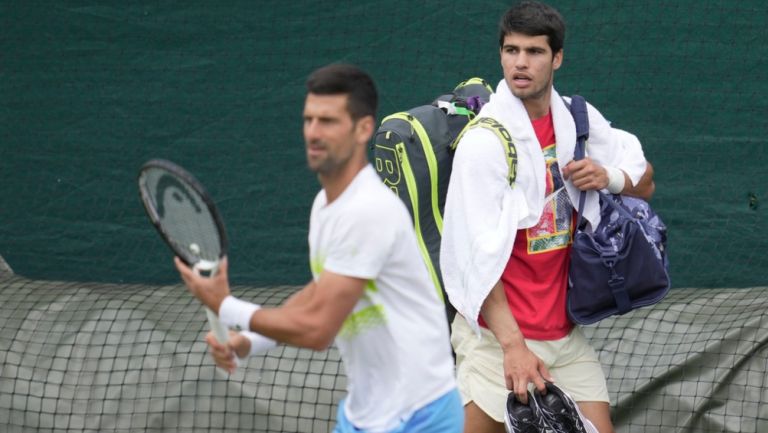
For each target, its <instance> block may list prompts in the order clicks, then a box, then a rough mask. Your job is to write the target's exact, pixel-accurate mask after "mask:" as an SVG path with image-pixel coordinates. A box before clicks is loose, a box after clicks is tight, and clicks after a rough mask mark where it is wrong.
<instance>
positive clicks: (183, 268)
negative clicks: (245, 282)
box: [173, 257, 229, 314]
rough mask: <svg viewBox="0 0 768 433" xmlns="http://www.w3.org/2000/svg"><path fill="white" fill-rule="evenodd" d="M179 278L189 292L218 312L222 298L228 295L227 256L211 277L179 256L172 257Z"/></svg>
mask: <svg viewBox="0 0 768 433" xmlns="http://www.w3.org/2000/svg"><path fill="white" fill-rule="evenodd" d="M173 261H174V263H175V265H176V269H177V270H178V271H179V274H180V275H181V279H182V280H183V281H184V284H186V286H187V289H188V290H189V292H190V293H192V294H193V295H195V297H196V298H197V299H199V300H200V302H202V303H203V304H204V305H205V306H207V307H208V308H210V309H211V310H212V311H213V312H214V313H216V314H219V308H220V307H221V303H222V302H223V301H224V298H226V297H227V296H229V278H228V277H227V268H228V264H227V258H226V257H224V258H222V259H221V262H220V263H219V269H218V272H216V274H215V275H213V276H211V277H205V276H203V275H201V274H200V272H199V271H198V270H197V269H194V268H191V267H189V266H187V265H186V264H185V263H184V262H183V261H182V260H181V259H180V258H178V257H174V259H173Z"/></svg>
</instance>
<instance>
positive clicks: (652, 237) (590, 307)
mask: <svg viewBox="0 0 768 433" xmlns="http://www.w3.org/2000/svg"><path fill="white" fill-rule="evenodd" d="M570 109H571V114H572V115H573V118H574V121H575V123H576V135H577V139H578V142H577V144H576V151H575V157H574V158H575V159H577V160H578V159H581V158H583V157H584V146H585V142H586V140H587V138H588V137H589V119H588V117H587V106H586V102H585V101H584V98H582V97H580V96H578V95H574V96H573V98H572V99H571V103H570ZM598 194H600V223H599V224H598V225H597V227H596V228H594V230H593V231H592V232H587V231H585V230H583V228H584V227H583V224H582V223H583V221H582V217H581V215H582V211H583V209H584V201H585V198H586V192H584V191H582V192H581V194H580V196H579V204H578V215H579V217H578V222H577V224H576V233H575V234H574V238H573V249H572V250H571V265H570V270H569V275H568V285H569V287H568V292H567V309H568V315H569V316H570V318H571V320H572V321H573V322H574V323H578V324H581V325H588V324H591V323H595V322H598V321H600V320H602V319H604V318H606V317H609V316H613V315H621V314H625V313H627V312H629V311H631V310H634V309H636V308H640V307H644V306H647V305H652V304H655V303H657V302H659V301H661V300H662V299H663V298H664V296H666V294H667V292H668V291H669V288H670V281H669V274H668V269H669V262H668V258H667V248H666V247H667V228H666V226H665V225H664V223H663V222H662V221H661V218H659V216H658V215H656V213H655V212H654V211H653V210H652V209H651V207H650V206H649V205H648V203H647V202H646V201H645V200H642V199H639V198H635V197H629V196H622V195H618V194H605V193H603V192H601V191H598Z"/></svg>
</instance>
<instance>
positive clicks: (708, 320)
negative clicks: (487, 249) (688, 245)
mask: <svg viewBox="0 0 768 433" xmlns="http://www.w3.org/2000/svg"><path fill="white" fill-rule="evenodd" d="M296 289H297V288H296V287H287V286H283V287H272V288H256V287H242V286H241V287H236V288H235V289H234V292H235V294H237V295H239V296H242V297H244V298H246V299H249V300H252V301H254V302H259V303H262V304H264V305H276V304H278V303H281V302H283V301H284V300H285V299H286V298H287V297H288V296H289V295H290V294H291V293H293V291H294V290H296ZM767 295H768V287H762V288H751V289H708V290H702V289H679V290H674V291H672V292H671V293H670V295H669V296H668V297H667V298H666V299H665V300H664V301H662V302H661V303H660V304H657V305H655V306H653V307H648V308H645V309H641V310H636V311H634V312H632V313H630V314H628V315H626V316H621V317H619V318H609V319H606V320H604V321H602V322H600V323H599V324H598V325H596V326H589V327H586V328H584V331H585V334H586V335H587V337H589V338H590V339H591V340H592V342H593V345H594V346H595V348H596V349H597V351H598V354H599V356H600V359H601V361H602V362H603V364H604V369H605V372H606V377H607V379H608V390H609V393H610V398H611V403H612V413H613V420H614V423H615V424H616V428H617V431H618V432H624V433H630V432H631V433H673V432H675V433H677V432H686V433H716V432H727V433H737V432H739V433H741V432H753V433H762V432H765V431H768V405H766V403H765V402H766V401H768V374H766V373H768V370H767V368H766V365H768V332H766V329H768V296H767ZM205 328H206V322H205V314H204V313H203V311H202V308H201V307H200V305H199V304H198V303H197V302H196V301H195V300H193V299H192V298H191V297H190V296H187V294H186V291H185V289H184V288H183V287H182V286H180V285H167V286H149V285H136V284H134V285H127V284H122V285H119V284H104V283H66V282H54V281H34V280H29V279H26V278H22V277H13V276H9V275H0V329H2V332H0V365H2V369H0V431H3V432H7V433H18V432H46V433H48V432H51V433H53V432H56V433H75V432H88V433H96V432H98V433H122V432H150V433H159V432H178V433H182V432H184V433H188V432H195V433H198V432H199V433H203V432H217V433H224V432H243V433H244V432H259V433H280V432H302V433H328V432H330V431H332V429H333V425H334V420H335V419H336V407H337V404H338V402H339V400H340V399H341V398H342V397H343V396H344V389H345V386H346V379H345V376H344V370H343V368H342V366H341V363H340V360H339V355H338V352H337V351H336V350H335V349H334V348H331V349H330V350H327V351H323V352H312V351H309V350H306V349H301V350H299V349H295V348H290V347H287V346H278V347H277V348H275V349H272V350H270V351H269V352H267V354H265V355H263V356H256V357H253V358H251V359H250V360H249V361H248V363H247V364H246V365H244V366H243V368H241V369H240V370H239V371H236V372H235V374H233V375H231V376H227V375H226V374H225V373H223V372H221V371H218V370H216V368H215V366H214V364H213V361H212V360H211V359H210V357H209V356H208V354H207V348H206V344H205V343H204V342H203V341H202V335H203V333H204V332H205Z"/></svg>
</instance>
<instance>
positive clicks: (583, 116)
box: [563, 95, 589, 229]
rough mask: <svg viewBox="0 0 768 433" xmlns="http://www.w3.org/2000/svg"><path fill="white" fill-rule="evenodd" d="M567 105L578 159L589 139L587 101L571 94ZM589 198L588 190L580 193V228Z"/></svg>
mask: <svg viewBox="0 0 768 433" xmlns="http://www.w3.org/2000/svg"><path fill="white" fill-rule="evenodd" d="M563 102H564V103H565V106H566V107H568V109H569V110H570V111H571V116H573V122H574V123H575V124H576V149H574V152H573V159H574V160H576V161H578V160H580V159H582V158H584V155H585V150H584V148H585V147H586V142H587V139H588V138H589V115H588V113H587V101H585V100H584V97H582V96H581V95H573V96H571V103H570V104H569V103H568V101H566V100H565V98H563ZM586 198H587V192H586V191H581V193H580V194H579V207H578V210H577V214H578V215H579V220H578V221H577V222H576V228H577V229H578V228H580V227H581V224H582V221H583V217H582V215H583V213H584V212H583V211H584V202H585V201H586Z"/></svg>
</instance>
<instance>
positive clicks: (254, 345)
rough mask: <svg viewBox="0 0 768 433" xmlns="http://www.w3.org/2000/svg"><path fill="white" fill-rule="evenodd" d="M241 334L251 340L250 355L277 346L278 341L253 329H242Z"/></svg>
mask: <svg viewBox="0 0 768 433" xmlns="http://www.w3.org/2000/svg"><path fill="white" fill-rule="evenodd" d="M240 335H242V336H243V337H245V338H247V339H248V340H249V341H250V342H251V350H250V352H248V356H254V355H258V354H260V353H263V352H266V351H267V350H269V349H272V348H273V347H277V342H276V341H275V340H273V339H271V338H268V337H265V336H263V335H261V334H257V333H255V332H252V331H240Z"/></svg>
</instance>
